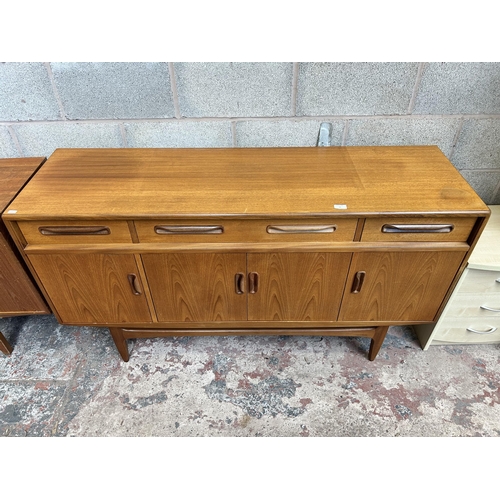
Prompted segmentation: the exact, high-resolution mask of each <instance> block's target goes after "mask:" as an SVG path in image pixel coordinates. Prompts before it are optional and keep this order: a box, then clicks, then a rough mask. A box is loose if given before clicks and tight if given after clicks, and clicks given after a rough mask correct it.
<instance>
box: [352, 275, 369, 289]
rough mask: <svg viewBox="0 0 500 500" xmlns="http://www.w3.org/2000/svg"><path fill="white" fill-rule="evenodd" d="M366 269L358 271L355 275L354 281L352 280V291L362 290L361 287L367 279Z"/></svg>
mask: <svg viewBox="0 0 500 500" xmlns="http://www.w3.org/2000/svg"><path fill="white" fill-rule="evenodd" d="M365 276H366V271H358V272H357V273H356V274H355V275H354V281H353V282H352V288H351V293H359V292H361V287H362V286H363V282H364V281H365Z"/></svg>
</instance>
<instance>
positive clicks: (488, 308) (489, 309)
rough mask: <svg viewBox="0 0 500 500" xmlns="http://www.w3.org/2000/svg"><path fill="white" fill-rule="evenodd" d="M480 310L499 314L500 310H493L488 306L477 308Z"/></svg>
mask: <svg viewBox="0 0 500 500" xmlns="http://www.w3.org/2000/svg"><path fill="white" fill-rule="evenodd" d="M479 308H480V309H485V310H486V311H492V312H494V313H500V309H494V308H493V307H488V306H479Z"/></svg>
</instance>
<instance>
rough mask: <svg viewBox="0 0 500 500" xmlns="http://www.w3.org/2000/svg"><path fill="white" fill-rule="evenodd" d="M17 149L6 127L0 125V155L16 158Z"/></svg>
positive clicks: (17, 154)
mask: <svg viewBox="0 0 500 500" xmlns="http://www.w3.org/2000/svg"><path fill="white" fill-rule="evenodd" d="M18 156H19V151H18V150H17V148H16V147H15V145H14V143H13V141H12V138H11V137H10V134H9V131H8V129H7V127H0V157H1V158H17V157H18Z"/></svg>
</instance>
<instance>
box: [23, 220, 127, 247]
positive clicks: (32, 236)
mask: <svg viewBox="0 0 500 500" xmlns="http://www.w3.org/2000/svg"><path fill="white" fill-rule="evenodd" d="M18 225H19V228H20V229H21V231H22V233H23V236H24V238H25V239H26V241H27V242H28V243H29V244H30V245H63V244H68V245H77V244H83V245H85V244H88V245H90V244H110V243H132V237H131V235H130V230H129V227H128V224H127V222H126V221H113V220H99V221H95V220H84V221H75V220H48V221H34V222H31V221H30V222H27V221H20V222H19V223H18ZM61 227H62V228H67V229H68V230H71V228H74V229H75V231H78V230H79V229H80V230H81V229H82V228H83V230H87V229H88V231H89V232H92V230H93V229H99V228H106V229H107V230H109V234H100V235H93V234H72V235H65V234H50V235H45V234H42V233H41V232H40V228H50V229H53V230H54V231H57V229H59V228H61Z"/></svg>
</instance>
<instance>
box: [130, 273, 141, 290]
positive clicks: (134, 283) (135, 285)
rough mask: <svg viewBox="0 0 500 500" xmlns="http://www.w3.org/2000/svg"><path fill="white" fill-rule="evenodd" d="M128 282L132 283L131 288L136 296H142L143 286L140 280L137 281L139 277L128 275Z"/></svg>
mask: <svg viewBox="0 0 500 500" xmlns="http://www.w3.org/2000/svg"><path fill="white" fill-rule="evenodd" d="M127 278H128V282H129V283H130V288H131V289H132V293H133V294H134V295H141V293H142V289H141V286H140V285H139V280H138V279H137V276H136V275H135V274H132V273H131V274H129V275H127Z"/></svg>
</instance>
